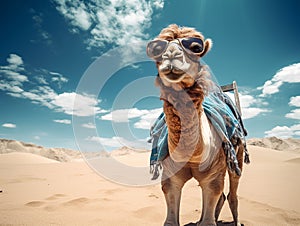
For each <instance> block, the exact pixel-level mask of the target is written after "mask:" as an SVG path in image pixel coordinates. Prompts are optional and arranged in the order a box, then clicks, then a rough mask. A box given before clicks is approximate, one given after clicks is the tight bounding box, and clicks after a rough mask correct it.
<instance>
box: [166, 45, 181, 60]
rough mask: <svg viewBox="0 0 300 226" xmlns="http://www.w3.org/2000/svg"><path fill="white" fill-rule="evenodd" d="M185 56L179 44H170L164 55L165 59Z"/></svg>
mask: <svg viewBox="0 0 300 226" xmlns="http://www.w3.org/2000/svg"><path fill="white" fill-rule="evenodd" d="M181 57H183V50H182V48H181V47H180V46H178V45H170V46H169V47H168V48H167V50H166V51H165V53H164V54H163V55H162V58H163V59H178V58H181Z"/></svg>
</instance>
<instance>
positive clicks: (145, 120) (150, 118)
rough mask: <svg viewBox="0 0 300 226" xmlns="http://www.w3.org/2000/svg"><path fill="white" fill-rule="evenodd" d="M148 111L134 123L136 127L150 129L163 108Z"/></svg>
mask: <svg viewBox="0 0 300 226" xmlns="http://www.w3.org/2000/svg"><path fill="white" fill-rule="evenodd" d="M147 111H148V112H147V113H146V114H144V115H142V116H141V118H140V120H139V121H138V122H136V123H134V127H135V128H137V129H146V130H149V129H150V128H151V126H152V125H153V123H154V122H155V120H156V119H157V118H158V116H159V115H160V114H161V113H162V112H163V109H162V108H157V109H153V110H147Z"/></svg>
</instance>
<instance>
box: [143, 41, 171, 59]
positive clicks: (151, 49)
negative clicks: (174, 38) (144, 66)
mask: <svg viewBox="0 0 300 226" xmlns="http://www.w3.org/2000/svg"><path fill="white" fill-rule="evenodd" d="M167 45H168V41H165V40H154V41H152V42H149V43H148V46H147V54H148V56H149V57H150V58H157V57H159V56H160V55H161V54H162V53H163V52H164V51H165V49H166V48H167Z"/></svg>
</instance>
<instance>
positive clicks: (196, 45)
mask: <svg viewBox="0 0 300 226" xmlns="http://www.w3.org/2000/svg"><path fill="white" fill-rule="evenodd" d="M177 40H178V41H179V44H180V45H181V47H182V48H183V49H184V51H185V52H186V53H188V54H190V55H196V56H199V55H200V54H201V53H203V51H204V48H203V40H202V39H200V38H178V39H177ZM169 43H170V42H169V41H167V40H159V39H157V40H153V41H150V42H149V43H148V45H147V55H148V56H149V57H150V58H152V59H154V60H160V59H161V56H162V55H163V53H164V52H165V51H166V49H167V47H168V45H169Z"/></svg>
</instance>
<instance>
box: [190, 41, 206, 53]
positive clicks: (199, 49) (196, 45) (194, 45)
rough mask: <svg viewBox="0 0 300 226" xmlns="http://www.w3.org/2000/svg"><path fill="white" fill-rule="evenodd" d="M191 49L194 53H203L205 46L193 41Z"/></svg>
mask: <svg viewBox="0 0 300 226" xmlns="http://www.w3.org/2000/svg"><path fill="white" fill-rule="evenodd" d="M189 49H190V50H191V51H192V52H193V53H201V52H202V49H203V47H202V46H201V45H200V44H199V43H196V42H193V43H192V44H191V45H190V48H189Z"/></svg>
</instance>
